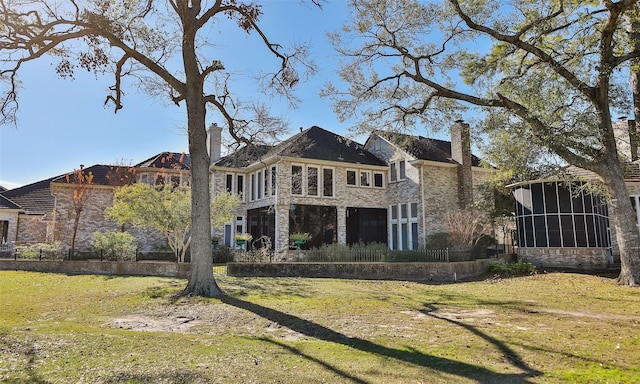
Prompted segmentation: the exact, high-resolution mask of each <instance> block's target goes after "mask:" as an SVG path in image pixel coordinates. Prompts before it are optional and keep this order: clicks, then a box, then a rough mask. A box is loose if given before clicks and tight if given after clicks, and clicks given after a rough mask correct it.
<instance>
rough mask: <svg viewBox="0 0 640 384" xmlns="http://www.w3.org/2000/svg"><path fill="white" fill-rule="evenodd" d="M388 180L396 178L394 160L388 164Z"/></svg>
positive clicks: (396, 169) (392, 180) (396, 170)
mask: <svg viewBox="0 0 640 384" xmlns="http://www.w3.org/2000/svg"><path fill="white" fill-rule="evenodd" d="M389 180H390V181H391V182H394V181H397V180H398V168H396V163H395V162H393V163H391V164H389Z"/></svg>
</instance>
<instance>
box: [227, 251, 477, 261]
mask: <svg viewBox="0 0 640 384" xmlns="http://www.w3.org/2000/svg"><path fill="white" fill-rule="evenodd" d="M485 257H487V255H486V254H485V253H482V252H481V253H476V252H470V251H455V250H451V249H418V250H406V251H393V250H388V249H366V248H348V247H344V248H329V249H326V248H320V249H311V250H304V251H296V250H287V251H280V252H278V251H269V250H253V251H247V252H235V253H234V254H233V261H234V262H236V263H272V262H293V263H296V262H308V263H424V262H451V261H469V260H475V259H477V258H485Z"/></svg>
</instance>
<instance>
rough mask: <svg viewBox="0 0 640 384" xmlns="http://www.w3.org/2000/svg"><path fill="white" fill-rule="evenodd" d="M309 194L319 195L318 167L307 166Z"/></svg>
mask: <svg viewBox="0 0 640 384" xmlns="http://www.w3.org/2000/svg"><path fill="white" fill-rule="evenodd" d="M307 195H309V196H318V168H317V167H307Z"/></svg>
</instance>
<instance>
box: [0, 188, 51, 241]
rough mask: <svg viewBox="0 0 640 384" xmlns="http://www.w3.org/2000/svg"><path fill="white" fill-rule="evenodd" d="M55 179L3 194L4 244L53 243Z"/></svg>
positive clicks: (0, 199) (0, 205) (0, 211)
mask: <svg viewBox="0 0 640 384" xmlns="http://www.w3.org/2000/svg"><path fill="white" fill-rule="evenodd" d="M53 179H54V178H50V179H46V180H42V181H38V182H35V183H31V184H28V185H25V186H22V187H19V188H14V189H10V190H7V191H4V192H0V228H1V231H2V239H1V240H0V243H4V244H12V243H14V242H36V241H50V240H53V233H54V226H53V212H54V206H55V199H54V198H53V196H52V195H51V181H52V180H53Z"/></svg>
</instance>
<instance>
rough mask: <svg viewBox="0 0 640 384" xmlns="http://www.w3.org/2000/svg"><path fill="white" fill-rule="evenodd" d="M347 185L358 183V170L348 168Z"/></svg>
mask: <svg viewBox="0 0 640 384" xmlns="http://www.w3.org/2000/svg"><path fill="white" fill-rule="evenodd" d="M347 185H358V179H356V171H354V170H353V169H348V170H347Z"/></svg>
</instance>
